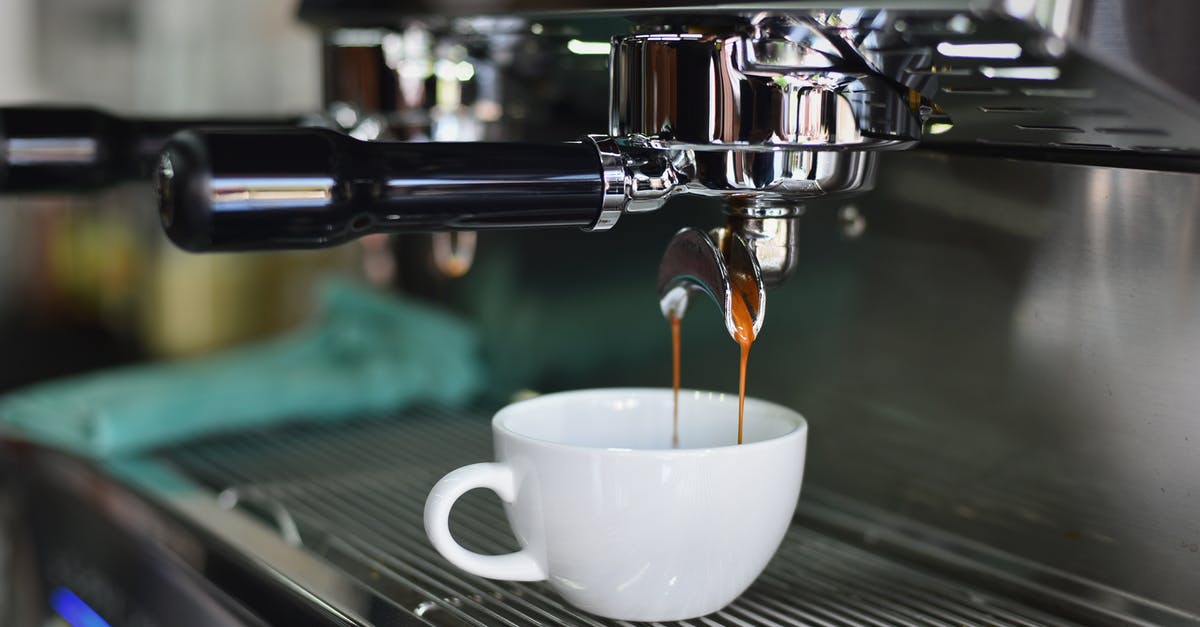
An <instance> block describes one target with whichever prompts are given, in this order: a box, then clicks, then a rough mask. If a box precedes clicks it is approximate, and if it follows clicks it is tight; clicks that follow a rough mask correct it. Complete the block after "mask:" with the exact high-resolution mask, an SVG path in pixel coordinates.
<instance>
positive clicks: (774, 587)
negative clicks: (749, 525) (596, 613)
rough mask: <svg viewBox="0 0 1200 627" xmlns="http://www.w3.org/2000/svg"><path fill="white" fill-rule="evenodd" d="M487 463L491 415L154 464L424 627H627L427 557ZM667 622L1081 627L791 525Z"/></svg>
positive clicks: (384, 425)
mask: <svg viewBox="0 0 1200 627" xmlns="http://www.w3.org/2000/svg"><path fill="white" fill-rule="evenodd" d="M490 454H491V451H490V438H489V429H488V421H487V418H486V416H484V415H469V414H454V413H446V412H442V411H434V410H421V411H416V412H409V413H408V414H407V415H404V416H402V417H399V418H381V419H371V420H365V421H359V422H356V423H353V424H349V425H322V426H316V425H314V426H307V427H293V428H288V429H283V430H275V431H263V432H258V433H249V434H244V435H238V436H230V437H225V438H219V439H216V440H212V441H209V442H206V443H200V444H196V445H189V446H184V447H181V448H178V449H176V450H173V451H169V452H167V453H165V454H164V455H163V456H162V457H163V459H165V460H167V461H168V462H169V463H171V464H173V465H175V466H176V467H177V468H179V469H180V470H181V471H182V472H184V473H186V475H188V476H190V477H192V478H194V479H196V480H199V481H201V482H203V483H204V484H206V485H208V486H209V487H211V488H212V489H214V490H221V491H225V493H227V494H228V493H236V495H237V498H236V500H237V504H238V506H239V507H244V508H247V511H254V510H258V511H275V510H278V509H282V510H284V511H287V512H288V513H289V515H290V518H291V520H293V521H294V522H295V524H296V526H297V527H298V529H299V531H300V535H301V537H302V539H303V542H304V546H305V547H306V549H307V550H308V551H309V552H311V553H315V554H318V555H320V556H321V557H322V558H324V560H325V561H327V562H329V563H331V564H333V565H335V566H337V567H339V568H340V569H342V570H343V571H344V572H345V573H346V574H347V575H350V576H351V577H352V578H353V579H355V580H356V581H358V582H361V583H363V584H365V585H367V586H369V587H370V588H371V589H373V590H374V592H375V593H376V594H378V595H380V596H381V597H383V598H385V599H387V600H388V602H389V603H392V604H395V605H396V606H397V607H399V608H400V609H402V610H408V611H410V612H412V613H413V614H415V615H416V616H417V617H419V618H420V619H421V620H422V621H425V622H427V623H430V624H437V625H464V624H465V625H532V624H560V623H565V624H581V625H607V624H622V623H612V622H609V621H605V620H602V619H598V618H595V617H592V616H589V615H586V614H582V613H580V612H578V611H576V610H573V609H572V608H570V607H568V606H565V605H563V604H562V603H561V601H559V600H558V599H557V597H555V596H554V594H553V593H552V592H550V591H549V589H548V588H547V587H545V586H544V585H541V584H526V583H517V582H501V581H490V580H486V579H480V578H477V577H474V576H471V575H467V574H464V573H461V572H459V571H457V570H456V569H454V568H453V567H451V566H450V565H449V564H447V563H446V562H445V561H444V560H442V559H441V558H440V557H439V556H438V555H437V554H436V552H435V551H434V550H433V549H432V547H430V546H429V544H428V541H427V540H426V538H425V536H424V532H423V529H422V525H421V508H422V504H423V503H424V498H425V496H426V493H427V491H428V489H429V488H430V486H432V484H433V483H434V482H435V481H436V480H437V479H438V478H439V477H441V476H442V474H443V473H445V472H447V471H449V470H451V469H453V468H454V467H456V466H459V465H462V464H464V463H468V462H474V461H479V460H482V459H487V458H489V457H490ZM807 498H808V497H806V498H802V499H801V503H802V511H814V512H815V511H821V510H822V508H821V507H820V506H818V505H813V504H811V503H810V504H807V505H806V504H805V503H806V499H807ZM229 500H230V501H232V499H229ZM502 511H503V510H502V509H501V507H500V504H499V503H498V502H497V501H496V500H495V498H494V497H492V496H490V495H485V494H483V493H480V492H476V493H471V494H468V495H467V496H466V497H464V498H463V500H462V501H460V504H459V506H458V507H457V508H456V510H455V513H454V515H453V517H452V519H451V525H452V528H453V529H454V533H455V537H456V538H460V539H461V540H462V541H463V542H464V544H466V545H467V546H469V547H471V548H472V549H474V550H480V551H483V552H491V553H497V552H504V551H509V550H512V549H513V548H515V547H514V540H513V539H512V537H511V536H510V532H509V531H508V525H507V523H506V522H505V521H504V518H503V513H502ZM805 516H806V515H802V517H801V520H805ZM284 574H286V571H285V573H284ZM366 605H368V606H369V605H377V604H370V603H368V604H366ZM1131 607H1132V605H1131ZM1109 611H1110V612H1111V613H1109V614H1107V619H1097V620H1096V621H1094V622H1091V623H1089V624H1105V623H1107V624H1117V623H1118V622H1123V623H1124V624H1148V623H1146V622H1144V621H1140V620H1138V619H1136V618H1135V617H1133V615H1132V614H1127V613H1124V612H1123V611H1122V609H1121V608H1116V609H1113V610H1109ZM1103 615H1104V614H1097V616H1103ZM1168 616H1170V615H1168ZM1174 618H1175V619H1176V621H1177V620H1178V618H1179V617H1178V616H1174ZM1126 619H1128V620H1126ZM674 624H678V625H708V626H712V625H739V626H742V627H746V626H750V625H774V626H778V625H827V626H831V625H962V624H973V625H1023V626H1027V627H1028V626H1030V625H1070V624H1077V623H1074V622H1072V621H1071V620H1067V619H1063V618H1060V617H1057V616H1054V615H1051V614H1049V613H1046V612H1044V611H1039V610H1037V609H1034V608H1033V607H1031V606H1029V605H1027V604H1025V603H1022V602H1019V601H1016V600H1014V599H1012V598H1005V597H1003V596H1000V595H996V594H993V593H990V592H988V591H987V590H986V589H984V588H980V587H977V586H970V585H964V584H961V583H956V582H954V581H953V580H952V579H948V578H946V577H943V576H940V575H938V574H937V572H936V571H934V570H931V569H928V568H921V567H915V566H913V565H910V564H906V563H904V562H901V561H897V560H893V559H888V558H885V557H882V556H881V555H878V554H873V553H872V552H871V551H870V550H867V549H864V548H862V547H860V546H856V545H854V544H852V543H849V542H845V541H841V540H838V539H836V538H834V537H833V536H830V535H827V534H826V533H824V532H822V531H818V530H817V529H816V528H814V527H812V526H809V525H808V524H805V523H798V524H796V526H795V527H793V529H792V530H791V532H790V533H789V534H788V536H787V538H786V539H785V540H784V544H783V546H782V548H781V549H780V553H779V555H778V556H777V557H776V559H775V560H774V561H773V562H772V563H771V565H770V566H769V567H768V569H767V571H766V573H764V574H763V576H762V577H761V578H760V579H759V581H758V582H757V583H755V584H754V586H753V587H751V589H750V590H749V591H748V592H747V593H746V594H745V595H743V596H742V598H741V599H739V600H738V601H737V602H735V603H734V604H733V605H731V606H730V607H728V608H726V609H725V610H722V611H721V612H718V613H715V614H712V615H709V616H706V617H704V618H701V619H697V620H693V621H687V622H684V623H674Z"/></svg>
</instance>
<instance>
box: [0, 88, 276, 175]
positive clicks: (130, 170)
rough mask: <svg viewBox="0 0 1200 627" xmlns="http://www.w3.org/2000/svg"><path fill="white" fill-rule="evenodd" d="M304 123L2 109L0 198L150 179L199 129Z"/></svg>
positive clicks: (87, 110)
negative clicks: (168, 147) (170, 149)
mask: <svg viewBox="0 0 1200 627" xmlns="http://www.w3.org/2000/svg"><path fill="white" fill-rule="evenodd" d="M299 121H300V118H296V117H292V118H257V119H224V120H222V119H162V120H150V119H133V118H122V117H117V116H114V115H110V114H108V113H105V112H103V111H99V110H96V109H90V108H85V107H50V106H25V107H0V193H6V192H37V191H75V190H87V189H94V188H97V187H102V186H105V185H111V184H113V183H117V182H120V181H124V180H130V179H139V178H148V177H149V176H150V174H151V173H152V172H153V169H154V164H155V163H156V162H157V160H158V154H159V152H161V151H162V148H163V145H164V144H166V142H167V139H168V138H169V137H170V136H171V135H173V134H174V133H177V132H179V131H181V130H183V129H185V128H194V127H197V126H220V127H231V126H236V127H246V126H253V127H259V128H261V127H263V126H267V125H280V126H294V125H296V124H298V123H299Z"/></svg>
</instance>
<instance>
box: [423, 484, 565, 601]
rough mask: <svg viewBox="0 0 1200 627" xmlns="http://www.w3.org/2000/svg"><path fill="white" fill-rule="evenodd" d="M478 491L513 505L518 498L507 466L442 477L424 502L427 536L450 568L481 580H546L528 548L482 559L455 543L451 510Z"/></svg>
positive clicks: (515, 486)
mask: <svg viewBox="0 0 1200 627" xmlns="http://www.w3.org/2000/svg"><path fill="white" fill-rule="evenodd" d="M475 488H487V489H489V490H491V491H493V492H495V493H496V495H497V496H499V497H500V498H501V499H502V500H503V501H504V502H505V503H512V502H513V499H514V498H516V494H517V482H516V478H515V477H514V475H513V471H512V468H511V467H510V466H508V465H507V464H496V463H484V464H471V465H470V466H463V467H462V468H459V469H458V470H455V471H453V472H451V473H450V474H448V475H446V476H445V477H442V480H441V481H438V482H437V484H436V485H434V486H433V490H432V491H430V492H429V498H428V499H426V500H425V533H426V534H428V535H429V541H430V542H432V543H433V548H435V549H437V551H438V553H441V554H442V557H444V558H446V559H447V560H449V562H450V563H451V564H454V565H455V566H457V567H459V568H461V569H463V570H465V571H467V572H469V573H471V574H474V575H479V576H480V577H487V578H488V579H504V580H508V581H542V580H543V579H545V578H546V569H545V568H544V567H543V566H542V565H541V564H540V563H539V562H538V560H537V558H535V557H534V556H533V553H532V552H531V551H530V550H529V549H527V548H526V549H521V550H520V551H517V552H516V553H508V554H506V555H480V554H479V553H475V552H474V551H468V550H467V549H464V548H463V547H462V545H461V544H459V543H458V542H456V541H455V540H454V536H452V535H451V534H450V508H452V507H454V502H455V501H457V500H458V497H460V496H462V495H463V494H466V493H467V491H469V490H474V489H475Z"/></svg>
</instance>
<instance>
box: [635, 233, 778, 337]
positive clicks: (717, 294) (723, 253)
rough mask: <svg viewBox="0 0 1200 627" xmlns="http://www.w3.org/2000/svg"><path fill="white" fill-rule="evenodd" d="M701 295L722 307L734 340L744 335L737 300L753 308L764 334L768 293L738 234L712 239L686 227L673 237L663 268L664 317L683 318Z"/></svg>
mask: <svg viewBox="0 0 1200 627" xmlns="http://www.w3.org/2000/svg"><path fill="white" fill-rule="evenodd" d="M735 293H736V294H737V295H736V296H735ZM695 294H704V295H706V296H708V297H709V298H710V299H711V300H712V301H713V302H714V303H715V304H716V305H717V309H719V310H720V311H721V317H722V319H723V320H724V322H725V330H726V331H728V332H729V336H730V337H731V338H733V339H734V341H737V338H738V336H739V331H738V322H737V320H736V315H735V313H734V307H735V304H734V303H735V300H736V301H738V302H741V303H744V304H745V306H746V307H748V308H749V313H750V316H751V318H752V319H753V321H754V322H753V324H754V326H753V332H754V336H757V335H758V333H759V331H760V330H761V329H762V324H763V319H764V318H765V316H766V314H767V292H766V289H764V288H763V278H762V273H761V272H760V271H759V269H758V262H757V261H756V260H755V258H754V254H753V251H752V250H751V249H750V248H749V247H748V246H747V244H746V240H744V239H742V237H741V236H740V235H738V234H737V233H734V232H732V231H715V232H713V233H711V234H710V233H705V232H704V231H701V230H700V229H694V228H686V229H683V230H681V231H679V232H678V233H676V234H675V236H674V237H672V238H671V241H670V242H669V243H668V244H667V250H666V252H664V253H663V257H662V261H661V262H659V264H658V298H659V307H660V308H661V309H662V314H663V316H664V317H666V318H667V319H670V318H683V317H684V315H685V314H686V313H687V309H688V305H689V304H690V303H691V300H692V299H691V297H692V295H695ZM751 339H753V336H752V337H751Z"/></svg>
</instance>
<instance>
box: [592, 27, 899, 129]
mask: <svg viewBox="0 0 1200 627" xmlns="http://www.w3.org/2000/svg"><path fill="white" fill-rule="evenodd" d="M727 28H728V29H730V31H733V32H729V33H721V34H700V33H694V32H687V33H657V32H656V33H650V34H639V35H632V36H628V37H623V38H620V39H618V40H617V41H616V43H615V44H614V46H613V53H612V59H611V64H612V68H611V70H612V77H613V90H612V107H611V115H612V119H611V121H610V127H611V132H612V134H613V135H616V136H626V135H637V136H645V137H648V138H651V141H652V142H653V144H654V145H655V146H657V147H661V148H674V149H693V150H714V149H715V150H720V149H721V147H726V148H728V147H738V148H744V149H776V148H792V149H797V148H800V147H805V148H809V149H829V148H845V147H850V146H855V147H872V146H874V147H879V146H888V145H896V144H904V143H911V142H913V141H916V140H917V139H919V138H920V136H921V120H920V118H919V116H918V115H917V112H916V111H915V110H914V109H913V108H911V107H909V106H908V100H907V93H906V91H905V90H903V89H901V88H899V87H898V86H896V85H893V84H891V83H889V82H888V81H887V80H886V79H884V78H882V77H881V76H879V75H878V74H877V73H875V72H874V71H872V70H871V69H870V68H869V67H868V66H867V65H866V63H865V62H864V61H863V60H862V59H861V58H858V57H857V55H856V53H854V49H853V48H852V47H849V46H845V45H842V46H837V45H836V44H834V43H833V42H832V41H830V40H829V39H828V38H827V37H826V36H825V34H824V33H823V32H822V31H820V30H819V29H817V28H815V27H813V26H812V25H811V23H810V22H809V21H807V20H805V19H802V18H801V19H783V20H780V19H778V18H776V19H775V20H771V21H770V22H767V21H765V20H764V21H762V22H754V23H742V24H738V23H736V22H735V23H734V24H732V25H730V26H729V27H727ZM738 29H746V30H748V31H754V32H753V33H739V32H736V31H737V30H738ZM846 55H848V56H846ZM880 112H884V113H883V114H881V113H880Z"/></svg>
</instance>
